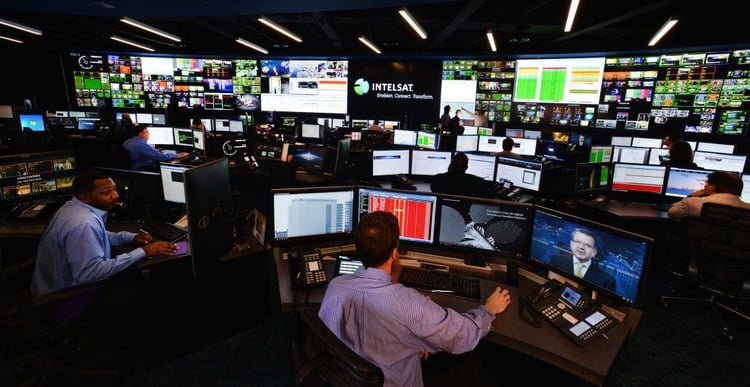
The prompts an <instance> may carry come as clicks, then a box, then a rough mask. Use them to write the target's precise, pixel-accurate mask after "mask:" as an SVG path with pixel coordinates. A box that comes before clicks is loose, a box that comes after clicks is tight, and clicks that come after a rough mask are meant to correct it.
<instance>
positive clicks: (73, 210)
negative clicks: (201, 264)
mask: <svg viewBox="0 0 750 387" xmlns="http://www.w3.org/2000/svg"><path fill="white" fill-rule="evenodd" d="M73 192H74V195H75V196H74V197H73V198H72V199H70V200H69V201H68V202H67V203H65V204H63V206H62V207H60V209H59V210H58V211H57V212H56V213H55V215H54V216H53V217H52V219H51V220H50V222H49V224H48V225H47V228H46V230H45V231H44V234H43V235H42V239H41V240H40V242H39V247H38V249H37V256H36V266H35V267H34V277H33V279H32V281H31V294H32V295H34V296H40V295H43V294H47V293H52V292H55V291H58V290H61V289H66V288H69V287H72V286H77V285H82V284H88V283H93V282H97V281H101V280H103V279H105V278H107V277H109V276H111V275H113V274H116V273H118V272H120V271H122V270H125V269H126V268H127V267H129V266H130V265H132V264H134V263H136V262H138V261H140V260H141V259H143V258H146V257H152V256H155V255H172V254H174V253H175V252H176V251H177V246H176V245H175V244H174V243H171V242H151V235H149V234H147V233H138V234H135V233H132V232H127V231H121V232H117V233H115V232H111V231H107V230H106V228H105V226H104V215H105V214H106V213H107V210H111V209H112V208H114V207H115V206H116V205H117V199H118V198H119V197H120V195H118V193H117V189H116V187H115V183H114V182H113V181H112V179H110V178H109V177H107V176H106V175H104V174H103V173H102V172H100V171H97V170H91V171H86V172H83V173H81V174H80V175H79V176H78V177H76V179H75V180H74V181H73ZM127 243H138V244H140V245H142V246H141V247H138V248H136V249H134V250H133V251H131V252H129V253H124V254H120V255H118V256H116V257H112V256H111V252H110V249H111V246H118V245H122V244H127Z"/></svg>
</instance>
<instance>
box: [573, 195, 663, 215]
mask: <svg viewBox="0 0 750 387" xmlns="http://www.w3.org/2000/svg"><path fill="white" fill-rule="evenodd" d="M579 203H580V204H581V205H584V206H588V207H591V208H594V209H597V210H600V211H605V212H608V213H610V214H612V215H617V216H619V217H622V218H629V219H645V220H657V219H669V217H668V216H667V212H666V211H662V210H659V209H657V208H656V206H655V205H654V204H652V203H638V202H620V201H617V200H607V201H603V202H597V201H595V200H583V201H580V202H579Z"/></svg>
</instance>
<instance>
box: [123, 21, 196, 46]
mask: <svg viewBox="0 0 750 387" xmlns="http://www.w3.org/2000/svg"><path fill="white" fill-rule="evenodd" d="M120 21H121V22H123V23H125V24H130V25H131V26H133V27H136V28H140V29H142V30H144V31H148V32H150V33H152V34H155V35H159V36H161V37H163V38H167V39H169V40H174V41H175V42H181V41H182V39H180V37H179V36H177V35H174V34H170V33H169V32H164V31H162V30H160V29H158V28H156V27H151V26H150V25H148V24H144V23H141V22H139V21H138V20H135V19H131V18H129V17H127V16H124V17H123V18H122V19H120Z"/></svg>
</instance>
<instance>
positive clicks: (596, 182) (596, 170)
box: [575, 162, 611, 195]
mask: <svg viewBox="0 0 750 387" xmlns="http://www.w3.org/2000/svg"><path fill="white" fill-rule="evenodd" d="M610 169H611V164H610V163H608V162H602V163H578V164H576V186H575V194H576V195H587V194H592V193H597V192H599V193H601V192H606V191H607V190H609V172H610Z"/></svg>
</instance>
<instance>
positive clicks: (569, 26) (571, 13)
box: [565, 0, 581, 32]
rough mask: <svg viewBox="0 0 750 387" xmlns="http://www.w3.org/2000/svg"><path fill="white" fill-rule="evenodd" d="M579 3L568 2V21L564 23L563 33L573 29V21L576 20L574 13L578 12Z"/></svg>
mask: <svg viewBox="0 0 750 387" xmlns="http://www.w3.org/2000/svg"><path fill="white" fill-rule="evenodd" d="M580 3H581V1H580V0H570V8H569V9H568V19H567V20H566V21H565V32H570V31H571V30H572V29H573V20H575V18H576V12H578V5H579V4H580Z"/></svg>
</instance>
